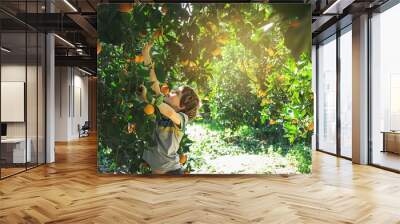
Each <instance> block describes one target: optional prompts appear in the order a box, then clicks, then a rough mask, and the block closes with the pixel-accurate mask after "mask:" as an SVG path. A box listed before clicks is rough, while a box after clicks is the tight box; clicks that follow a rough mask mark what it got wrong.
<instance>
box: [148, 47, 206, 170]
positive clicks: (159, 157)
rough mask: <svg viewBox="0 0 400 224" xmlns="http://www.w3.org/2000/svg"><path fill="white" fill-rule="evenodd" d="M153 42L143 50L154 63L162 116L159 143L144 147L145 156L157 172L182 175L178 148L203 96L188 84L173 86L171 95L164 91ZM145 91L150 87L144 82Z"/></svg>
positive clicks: (157, 130) (156, 136)
mask: <svg viewBox="0 0 400 224" xmlns="http://www.w3.org/2000/svg"><path fill="white" fill-rule="evenodd" d="M152 45H153V44H152V43H149V44H146V46H145V47H144V48H143V52H142V54H143V56H144V63H145V65H150V81H151V82H152V85H151V89H152V90H153V91H154V93H155V96H156V101H155V106H156V107H157V108H158V111H159V112H160V113H161V119H158V120H156V128H155V130H154V132H153V138H154V140H155V142H156V145H155V146H154V147H151V148H150V149H149V150H145V151H144V153H143V159H144V160H145V161H146V162H147V163H148V164H149V165H150V167H151V169H152V172H153V174H170V175H181V174H183V169H182V165H181V164H180V163H179V155H178V153H177V152H178V149H179V145H180V142H181V140H182V138H183V135H184V133H185V128H186V125H187V123H188V122H189V121H191V120H193V119H194V118H195V117H196V115H197V111H198V109H199V107H200V99H199V97H198V95H197V94H196V92H195V91H194V90H193V89H192V88H191V87H188V86H181V87H179V88H177V89H173V90H172V91H171V92H170V93H168V94H167V95H163V94H162V93H161V91H160V82H159V81H158V80H157V76H156V73H155V70H154V63H153V62H152V60H151V57H150V50H151V47H152ZM142 91H146V88H145V87H144V86H142Z"/></svg>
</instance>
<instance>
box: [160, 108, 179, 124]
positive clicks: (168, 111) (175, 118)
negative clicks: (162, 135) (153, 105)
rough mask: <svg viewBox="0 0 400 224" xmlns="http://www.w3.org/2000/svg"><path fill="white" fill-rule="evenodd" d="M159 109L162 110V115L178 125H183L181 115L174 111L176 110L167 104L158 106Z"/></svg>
mask: <svg viewBox="0 0 400 224" xmlns="http://www.w3.org/2000/svg"><path fill="white" fill-rule="evenodd" d="M157 107H158V109H159V110H160V113H162V114H163V115H164V116H166V117H168V118H169V119H171V121H172V122H174V123H175V124H176V125H181V117H180V116H181V115H179V114H178V113H177V112H176V111H175V110H174V108H172V107H171V106H170V105H168V104H166V103H160V104H159V105H157Z"/></svg>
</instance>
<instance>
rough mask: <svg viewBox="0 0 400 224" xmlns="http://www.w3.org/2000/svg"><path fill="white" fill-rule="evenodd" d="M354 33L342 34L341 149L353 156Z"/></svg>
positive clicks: (347, 155) (344, 153)
mask: <svg viewBox="0 0 400 224" xmlns="http://www.w3.org/2000/svg"><path fill="white" fill-rule="evenodd" d="M351 64H352V35H351V30H350V31H348V32H346V33H344V34H343V35H341V36H340V123H341V124H340V127H341V132H340V145H341V146H340V150H341V155H342V156H346V157H349V158H351V156H352V150H351V141H352V138H351V136H352V125H351V124H352V104H351V103H352V100H351V98H352V66H351Z"/></svg>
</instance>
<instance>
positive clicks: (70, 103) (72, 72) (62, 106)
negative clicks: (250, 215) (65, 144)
mask: <svg viewBox="0 0 400 224" xmlns="http://www.w3.org/2000/svg"><path fill="white" fill-rule="evenodd" d="M55 85H56V91H55V120H56V121H55V123H56V132H55V140H56V141H70V140H73V139H77V138H79V133H78V124H80V125H81V126H82V125H83V124H84V123H85V121H87V120H88V105H89V103H88V78H87V77H86V76H84V73H82V72H80V71H79V70H78V69H76V68H73V67H56V83H55ZM80 106H81V108H80Z"/></svg>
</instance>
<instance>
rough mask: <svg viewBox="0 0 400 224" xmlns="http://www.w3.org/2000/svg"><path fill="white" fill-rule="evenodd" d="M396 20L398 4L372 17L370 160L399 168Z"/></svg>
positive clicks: (399, 68)
mask: <svg viewBox="0 0 400 224" xmlns="http://www.w3.org/2000/svg"><path fill="white" fill-rule="evenodd" d="M399 21H400V4H398V5H396V6H394V7H393V8H391V9H389V10H387V11H385V12H383V13H381V14H376V15H374V17H373V18H372V21H371V22H372V24H371V25H372V38H371V40H372V49H371V50H372V77H371V78H372V80H371V85H372V90H371V91H372V93H371V95H372V99H371V104H372V106H371V108H372V111H371V116H372V117H371V120H372V127H371V128H372V130H371V131H372V152H373V154H372V163H374V164H377V165H381V166H385V167H389V168H392V169H396V170H400V155H399V153H400V132H399V131H400V111H399V98H398V96H399V95H400V64H399V60H398V54H399V52H400V44H399V41H398V40H399V39H400V31H399V29H396V28H394V27H398V22H399ZM391 131H397V132H394V133H392V132H391ZM382 132H387V134H385V135H384V134H383V133H382ZM385 136H386V138H384V137H385Z"/></svg>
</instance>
